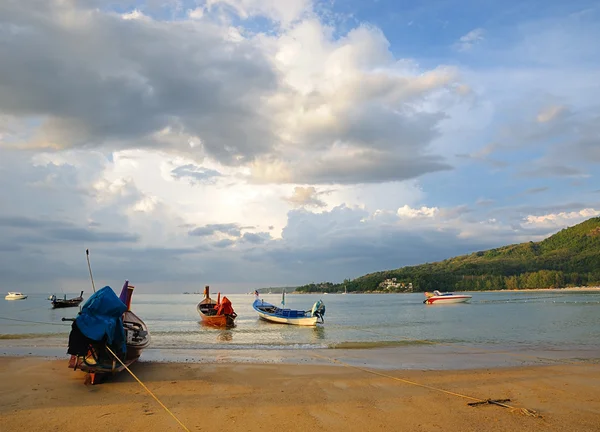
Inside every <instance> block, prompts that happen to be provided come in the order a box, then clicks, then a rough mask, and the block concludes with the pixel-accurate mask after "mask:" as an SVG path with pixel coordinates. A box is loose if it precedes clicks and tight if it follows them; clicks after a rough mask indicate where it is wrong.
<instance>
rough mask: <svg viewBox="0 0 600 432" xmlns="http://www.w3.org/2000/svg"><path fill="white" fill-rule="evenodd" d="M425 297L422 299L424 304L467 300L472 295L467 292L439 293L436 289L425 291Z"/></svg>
mask: <svg viewBox="0 0 600 432" xmlns="http://www.w3.org/2000/svg"><path fill="white" fill-rule="evenodd" d="M425 297H427V298H426V299H425V300H423V303H425V304H451V303H464V302H468V301H469V300H471V297H472V296H470V295H468V294H454V293H441V292H439V291H437V290H436V291H434V292H433V293H430V292H426V293H425Z"/></svg>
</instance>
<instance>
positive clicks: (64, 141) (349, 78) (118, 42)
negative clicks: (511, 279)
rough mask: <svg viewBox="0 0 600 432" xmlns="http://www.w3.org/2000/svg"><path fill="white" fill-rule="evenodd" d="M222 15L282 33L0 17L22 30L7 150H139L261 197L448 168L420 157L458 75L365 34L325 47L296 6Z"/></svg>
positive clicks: (238, 3)
mask: <svg viewBox="0 0 600 432" xmlns="http://www.w3.org/2000/svg"><path fill="white" fill-rule="evenodd" d="M222 6H226V7H227V8H229V9H231V10H232V11H233V12H234V13H235V14H237V15H238V16H239V17H241V18H244V17H250V16H267V17H270V18H272V19H275V20H276V21H279V22H282V23H287V27H285V31H281V32H276V33H274V34H267V33H258V34H252V33H244V32H240V31H238V30H236V29H234V28H233V27H231V26H229V25H227V24H223V23H222V22H219V21H218V20H217V21H215V20H213V19H204V18H202V19H201V20H200V21H196V20H193V19H183V20H171V21H165V20H159V19H158V18H156V17H155V16H151V15H148V16H146V15H143V16H142V15H141V12H139V11H137V10H134V11H133V12H131V13H128V14H125V15H117V14H114V13H111V12H106V11H102V10H99V9H86V8H84V7H83V6H82V4H80V3H73V2H60V1H49V2H44V1H38V2H37V3H36V9H37V10H38V12H39V13H38V14H31V13H29V12H30V10H31V7H32V5H31V4H28V5H27V6H25V5H24V4H21V3H19V2H11V3H9V4H8V5H7V6H6V7H5V8H4V13H3V14H2V17H1V18H0V24H2V25H8V26H12V27H14V28H20V29H32V28H35V29H36V31H35V32H33V31H23V32H22V34H20V37H18V38H16V37H15V38H8V39H7V40H6V43H5V44H3V45H2V48H1V50H0V55H2V57H3V58H7V59H10V61H8V62H7V66H6V67H5V68H4V69H3V73H2V75H1V76H0V112H3V113H5V114H7V115H10V116H16V117H17V118H22V119H26V120H27V124H28V128H27V130H26V134H25V135H26V137H27V138H26V139H21V140H18V141H17V142H13V143H12V144H11V145H13V146H15V145H16V146H18V147H19V148H24V147H28V148H35V149H40V148H43V149H47V150H61V149H90V148H103V149H110V150H113V151H118V150H123V149H133V148H145V149H151V150H157V151H164V152H167V153H170V154H177V155H183V156H185V157H188V158H191V159H192V160H194V161H197V162H200V161H203V160H206V159H207V158H209V159H210V160H211V161H213V162H216V163H217V164H222V165H225V166H230V167H249V168H250V175H251V177H252V180H253V181H255V182H262V183H269V182H275V183H297V184H317V183H331V184H333V183H338V184H352V183H368V182H376V181H391V180H404V179H409V178H415V177H419V176H422V175H424V174H427V173H432V172H437V171H441V170H448V169H450V168H451V167H450V165H449V164H448V163H447V162H446V161H445V160H444V159H443V158H442V157H440V156H439V155H435V154H430V151H429V150H430V145H431V143H432V142H433V141H434V140H435V139H436V138H437V137H438V136H439V130H438V128H439V125H440V123H441V122H442V121H443V119H445V118H446V116H447V115H446V113H445V112H444V111H445V108H444V109H442V106H441V105H440V106H438V101H439V100H440V98H443V99H444V107H451V106H452V105H453V104H456V103H459V102H460V100H461V98H462V97H463V96H464V95H462V96H461V94H459V93H460V92H458V93H457V92H456V88H460V85H461V83H460V82H459V74H458V71H457V70H456V68H453V67H448V66H444V65H440V66H439V67H436V68H434V69H431V70H427V69H423V68H420V67H418V66H417V64H416V63H415V62H413V61H411V60H404V59H397V58H395V57H394V55H393V54H392V52H391V50H390V47H389V41H388V40H387V39H386V38H385V36H384V35H383V33H382V32H381V30H379V29H378V28H376V27H373V26H369V25H359V26H357V27H356V28H353V29H351V30H350V31H348V32H347V33H345V34H342V35H341V36H339V35H336V36H335V37H334V34H333V33H332V32H331V31H330V28H328V27H326V26H324V25H323V24H322V23H321V22H320V21H319V20H318V19H317V18H316V16H314V15H312V14H310V13H309V14H308V15H306V14H304V11H306V10H310V3H309V2H308V1H304V0H294V1H293V2H292V3H290V2H286V3H281V2H276V1H267V2H264V1H262V2H259V1H254V0H223V1H218V2H214V1H213V2H209V4H207V8H209V9H210V8H220V7H222ZM136 11H137V12H136ZM64 17H69V18H68V19H64ZM142 17H143V19H142ZM299 17H302V19H301V20H298V18H299ZM124 18H128V19H124ZM129 18H132V19H129ZM133 18H134V19H133ZM188 18H189V17H188ZM12 27H11V28H12ZM232 32H237V33H236V35H235V37H233V36H232ZM149 41H150V42H149ZM150 44H151V45H150ZM81 46H86V47H88V48H89V49H86V50H82V49H80V47H81ZM150 47H151V48H150ZM57 59H60V61H59V60H57ZM32 62H35V64H36V65H37V66H36V68H31V67H30V65H31V64H32ZM42 71H43V72H42ZM457 86H458V87H457ZM291 161H293V162H291Z"/></svg>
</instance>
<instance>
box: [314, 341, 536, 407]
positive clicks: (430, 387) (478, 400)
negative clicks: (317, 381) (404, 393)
mask: <svg viewBox="0 0 600 432" xmlns="http://www.w3.org/2000/svg"><path fill="white" fill-rule="evenodd" d="M312 355H313V356H315V357H319V358H322V359H325V360H329V361H330V362H332V363H337V364H340V365H342V366H346V367H349V368H352V369H357V370H360V371H363V372H366V373H370V374H373V375H377V376H380V377H384V378H390V379H393V380H395V381H400V382H402V383H405V384H410V385H414V386H417V387H422V388H426V389H428V390H434V391H437V392H440V393H445V394H448V395H451V396H457V397H461V398H463V399H469V400H472V401H474V402H472V403H469V405H470V406H475V405H480V404H486V403H489V404H492V405H498V406H501V407H503V408H508V409H509V410H510V411H511V412H516V413H518V414H523V415H526V416H529V417H536V418H542V416H541V415H540V414H539V413H537V412H536V411H534V410H532V409H528V408H520V407H514V406H511V405H508V404H505V403H503V402H505V401H508V400H510V399H505V400H503V401H502V402H500V401H497V400H492V399H480V398H476V397H473V396H468V395H464V394H461V393H457V392H453V391H450V390H444V389H441V388H438V387H433V386H430V385H427V384H421V383H418V382H415V381H410V380H407V379H404V378H400V377H395V376H393V375H388V374H384V373H382V372H377V371H374V370H371V369H366V368H362V367H360V366H354V365H351V364H348V363H345V362H343V361H340V360H337V359H333V358H329V357H326V356H321V355H319V354H316V353H312Z"/></svg>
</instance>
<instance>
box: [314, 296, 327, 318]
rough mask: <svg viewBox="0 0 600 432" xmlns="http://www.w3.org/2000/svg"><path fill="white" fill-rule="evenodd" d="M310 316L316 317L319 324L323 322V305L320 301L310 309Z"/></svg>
mask: <svg viewBox="0 0 600 432" xmlns="http://www.w3.org/2000/svg"><path fill="white" fill-rule="evenodd" d="M312 316H316V317H317V318H318V319H319V320H321V323H324V322H325V318H324V317H325V303H323V301H322V300H319V301H318V302H316V303H315V304H314V305H313V307H312Z"/></svg>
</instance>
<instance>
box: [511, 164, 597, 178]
mask: <svg viewBox="0 0 600 432" xmlns="http://www.w3.org/2000/svg"><path fill="white" fill-rule="evenodd" d="M519 175H520V176H521V177H531V178H544V177H574V178H578V177H588V174H587V173H586V172H585V171H583V170H582V169H580V168H576V167H573V166H568V165H540V166H538V167H535V168H531V169H524V170H522V171H521V172H520V173H519Z"/></svg>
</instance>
